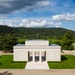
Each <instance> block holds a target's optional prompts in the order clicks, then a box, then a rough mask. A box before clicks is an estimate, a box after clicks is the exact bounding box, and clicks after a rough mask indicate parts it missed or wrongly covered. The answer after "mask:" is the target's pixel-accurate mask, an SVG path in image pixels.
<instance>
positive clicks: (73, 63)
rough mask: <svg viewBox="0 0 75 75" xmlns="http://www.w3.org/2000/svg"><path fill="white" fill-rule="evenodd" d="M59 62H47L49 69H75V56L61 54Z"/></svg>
mask: <svg viewBox="0 0 75 75" xmlns="http://www.w3.org/2000/svg"><path fill="white" fill-rule="evenodd" d="M61 59H62V60H61V62H48V65H49V67H50V68H51V69H75V56H73V55H62V57H61Z"/></svg>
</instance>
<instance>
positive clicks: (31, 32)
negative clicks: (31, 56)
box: [0, 25, 75, 39]
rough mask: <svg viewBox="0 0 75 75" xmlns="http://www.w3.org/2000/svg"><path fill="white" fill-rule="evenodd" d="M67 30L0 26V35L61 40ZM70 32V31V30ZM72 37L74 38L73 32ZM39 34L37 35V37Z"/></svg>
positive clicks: (74, 32)
mask: <svg viewBox="0 0 75 75" xmlns="http://www.w3.org/2000/svg"><path fill="white" fill-rule="evenodd" d="M67 30H68V29H64V28H25V27H8V26H3V25H0V35H6V34H11V35H14V36H15V37H21V38H23V37H26V38H30V39H31V38H37V36H39V38H43V37H44V38H48V37H50V38H62V36H63V35H64V34H65V33H66V31H67ZM70 31H72V30H70ZM72 32H73V37H74V38H75V31H72ZM37 34H39V35H37Z"/></svg>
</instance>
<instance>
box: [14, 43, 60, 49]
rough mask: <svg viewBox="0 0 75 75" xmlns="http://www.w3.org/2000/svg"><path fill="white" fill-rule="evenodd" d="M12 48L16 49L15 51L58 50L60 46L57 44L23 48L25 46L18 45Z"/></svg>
mask: <svg viewBox="0 0 75 75" xmlns="http://www.w3.org/2000/svg"><path fill="white" fill-rule="evenodd" d="M13 48H16V49H58V48H61V46H59V45H57V44H51V45H50V46H25V44H18V45H16V46H14V47H13Z"/></svg>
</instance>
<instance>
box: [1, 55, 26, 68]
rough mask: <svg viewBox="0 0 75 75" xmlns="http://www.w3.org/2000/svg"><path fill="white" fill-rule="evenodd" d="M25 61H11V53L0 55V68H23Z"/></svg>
mask: <svg viewBox="0 0 75 75" xmlns="http://www.w3.org/2000/svg"><path fill="white" fill-rule="evenodd" d="M25 65H26V62H13V55H2V56H1V57H0V69H24V68H25Z"/></svg>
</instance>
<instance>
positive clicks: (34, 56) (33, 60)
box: [33, 51, 35, 62]
mask: <svg viewBox="0 0 75 75" xmlns="http://www.w3.org/2000/svg"><path fill="white" fill-rule="evenodd" d="M33 62H35V55H34V51H33Z"/></svg>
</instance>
